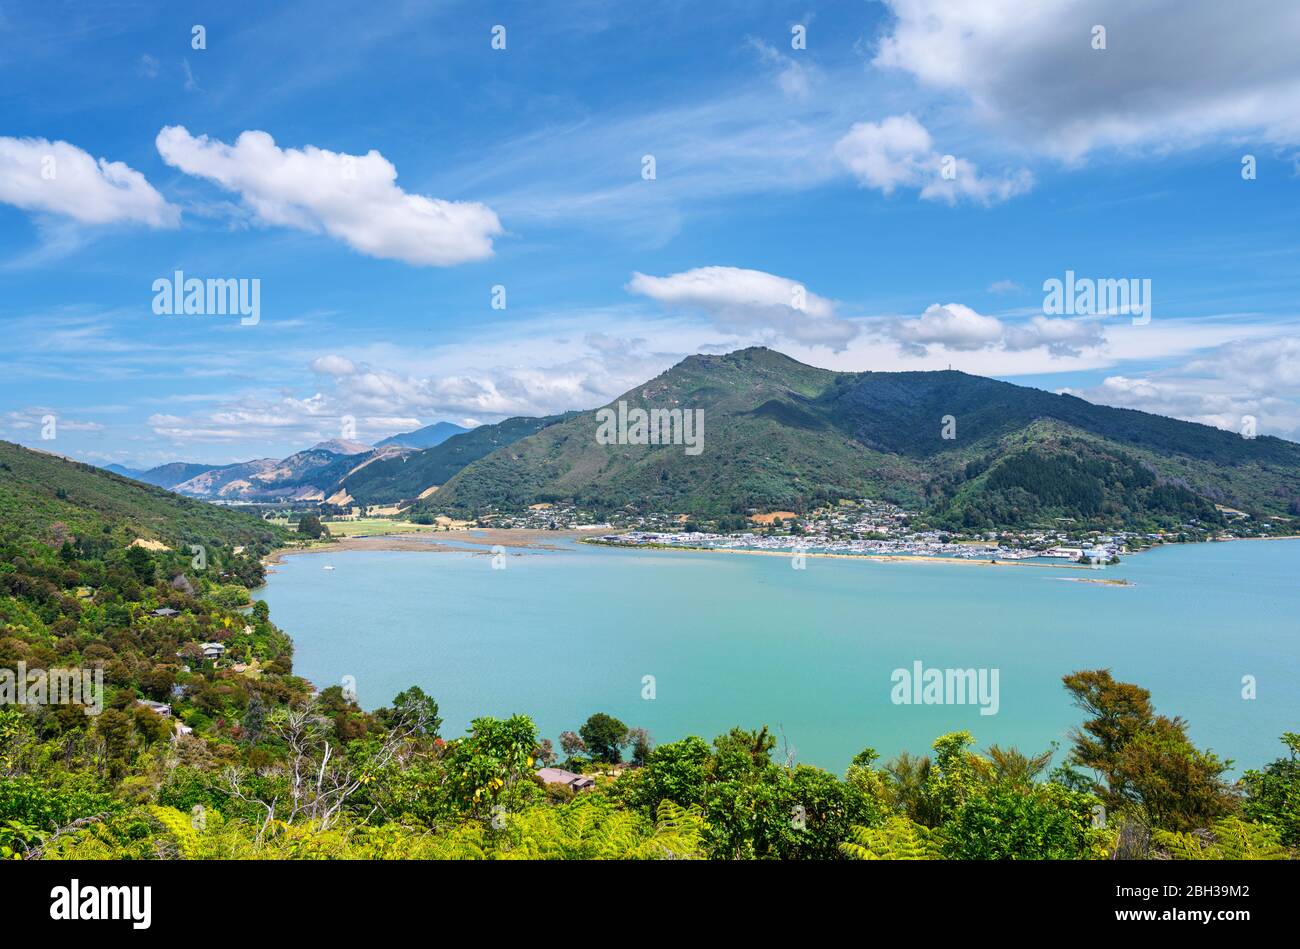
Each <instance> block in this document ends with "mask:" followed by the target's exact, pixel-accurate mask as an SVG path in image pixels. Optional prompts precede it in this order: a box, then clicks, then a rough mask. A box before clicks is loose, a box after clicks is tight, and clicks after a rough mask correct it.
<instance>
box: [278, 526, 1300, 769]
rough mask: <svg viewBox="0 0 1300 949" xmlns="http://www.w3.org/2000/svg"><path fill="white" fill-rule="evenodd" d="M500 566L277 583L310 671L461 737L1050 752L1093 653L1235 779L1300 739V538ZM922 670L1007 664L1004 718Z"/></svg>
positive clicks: (632, 555)
mask: <svg viewBox="0 0 1300 949" xmlns="http://www.w3.org/2000/svg"><path fill="white" fill-rule="evenodd" d="M491 561H492V558H491V556H485V555H484V554H483V553H470V552H466V553H464V554H462V553H422V552H369V551H366V552H360V551H353V552H344V553H334V554H311V555H301V556H291V557H288V558H286V560H285V562H284V563H283V564H281V565H280V566H278V567H277V568H276V569H275V572H274V574H273V575H272V576H271V577H270V578H269V582H268V585H267V587H266V588H265V589H264V590H263V591H262V592H261V594H260V596H261V597H262V598H263V599H265V600H266V601H267V602H268V604H269V605H270V607H271V617H272V619H273V620H274V621H275V622H276V623H277V624H278V625H279V626H280V627H281V628H283V629H284V630H285V631H286V632H288V633H289V634H290V635H291V636H292V637H293V639H294V642H295V644H296V653H295V668H296V671H297V672H298V673H299V674H300V675H304V676H306V677H307V678H309V679H311V680H312V681H313V682H315V683H316V685H317V686H318V687H320V688H324V687H325V686H327V685H331V684H336V683H338V682H339V681H340V679H341V678H342V677H343V676H345V675H350V676H354V677H355V679H356V683H357V692H358V699H359V701H360V703H361V704H362V705H363V706H364V707H366V708H375V707H378V706H381V705H385V704H387V703H388V702H389V701H390V700H391V699H392V697H393V696H394V695H395V694H396V693H397V692H399V691H401V690H402V689H403V688H405V687H407V686H409V685H419V686H421V687H422V688H423V689H424V690H425V691H426V692H429V693H430V694H432V695H433V696H434V697H435V698H437V700H438V702H439V704H440V706H441V710H442V717H443V719H444V725H443V729H442V731H443V734H444V735H445V736H449V737H450V736H454V735H456V734H459V733H460V732H461V731H462V730H463V729H464V728H465V727H466V725H468V723H469V721H470V719H471V718H474V717H476V716H478V715H485V714H491V715H497V716H504V715H509V714H511V713H514V712H524V713H527V714H529V715H531V716H532V717H533V720H534V721H536V722H537V724H538V727H539V728H540V730H541V732H542V734H543V735H545V736H549V737H551V738H552V739H555V738H557V737H558V735H559V733H560V732H561V731H564V730H566V729H573V730H575V731H576V730H577V728H578V726H579V725H581V724H582V722H583V721H585V720H586V718H587V716H588V715H590V714H591V713H593V712H598V711H603V712H609V713H610V714H612V715H615V716H616V717H618V718H620V719H622V720H623V721H624V722H626V723H627V724H629V725H638V726H641V727H644V728H647V729H649V730H650V732H651V734H652V736H653V738H654V739H655V741H656V742H657V743H662V742H665V741H671V740H674V739H677V738H681V737H683V736H685V735H688V734H694V735H700V736H702V737H704V738H706V739H711V738H712V737H713V736H715V735H717V734H719V733H721V732H724V731H726V730H727V729H729V728H731V727H732V726H733V725H741V726H745V727H757V726H760V725H764V724H766V725H769V726H770V727H771V728H772V729H773V731H774V732H776V733H777V734H778V736H779V735H781V734H782V733H783V734H784V737H785V740H786V741H787V742H788V744H789V745H790V746H791V747H792V748H793V749H795V751H796V752H797V757H798V760H800V761H803V762H806V763H809V764H814V765H819V766H821V767H826V768H830V769H832V770H836V771H842V770H843V768H844V767H845V766H846V765H847V764H848V762H849V759H850V758H852V756H853V755H854V754H855V753H856V752H857V751H859V750H861V749H862V748H863V747H865V746H868V745H870V746H872V747H874V748H876V749H877V750H878V751H879V752H881V753H882V754H883V755H885V756H886V757H888V756H891V755H893V754H895V753H897V752H899V751H902V750H908V751H912V752H924V751H927V750H928V747H929V744H930V742H931V741H933V740H934V738H935V737H936V736H938V735H939V734H941V733H943V732H945V731H953V730H957V729H962V728H964V729H968V730H969V731H971V732H972V733H973V734H974V735H975V738H976V741H977V743H978V745H979V747H981V748H984V747H987V746H988V745H989V744H992V743H997V744H1001V745H1004V746H1005V745H1012V744H1014V745H1017V746H1019V747H1020V748H1021V749H1022V750H1024V751H1026V752H1035V751H1040V750H1043V749H1045V748H1047V747H1048V746H1049V745H1050V744H1051V742H1053V741H1061V742H1062V743H1063V744H1064V742H1065V733H1066V731H1067V730H1068V729H1069V728H1070V727H1071V726H1072V725H1075V724H1076V723H1078V721H1079V720H1080V713H1079V712H1078V711H1077V710H1076V709H1074V708H1073V707H1072V706H1071V705H1070V702H1069V698H1068V696H1067V694H1066V692H1065V690H1064V689H1063V688H1062V687H1061V676H1062V675H1064V674H1066V673H1068V672H1070V671H1072V670H1076V669H1085V668H1097V667H1108V668H1110V669H1112V670H1113V672H1114V674H1115V675H1116V677H1117V678H1120V679H1123V680H1125V681H1130V682H1136V683H1138V684H1140V685H1142V686H1144V687H1146V688H1148V689H1150V690H1151V693H1152V697H1153V700H1154V702H1155V704H1156V708H1157V710H1158V711H1160V712H1163V713H1166V714H1170V715H1173V714H1177V715H1181V716H1183V717H1184V718H1186V719H1188V720H1189V721H1190V723H1191V733H1192V736H1193V738H1194V739H1195V740H1196V741H1197V742H1198V743H1200V744H1202V745H1206V746H1209V747H1211V748H1212V749H1213V750H1214V751H1216V752H1218V753H1219V754H1220V755H1222V756H1225V757H1229V758H1232V759H1234V760H1235V761H1236V767H1235V768H1234V770H1236V771H1240V770H1241V769H1243V768H1247V767H1255V766H1258V765H1260V764H1263V763H1265V762H1267V761H1269V760H1272V759H1273V758H1276V757H1280V756H1281V755H1282V753H1283V752H1284V749H1283V746H1282V745H1281V743H1280V742H1278V740H1277V738H1278V736H1279V735H1280V734H1281V733H1282V732H1283V731H1300V541H1289V540H1288V541H1259V542H1256V541H1244V542H1235V543H1218V544H1198V545H1186V546H1170V547H1165V548H1161V549H1157V550H1153V551H1149V552H1147V553H1143V554H1139V555H1136V556H1133V557H1129V558H1127V559H1126V560H1125V562H1124V563H1123V564H1120V565H1118V566H1115V567H1109V568H1107V569H1106V570H1105V571H1077V570H1069V569H1064V568H1051V567H1029V566H1007V567H996V568H988V567H980V566H972V565H967V564H954V565H952V566H949V565H946V564H932V563H914V564H909V563H887V562H872V561H870V560H842V559H830V558H817V557H809V558H808V559H807V566H806V569H804V570H794V569H791V562H790V559H789V558H787V557H767V556H750V555H742V554H727V553H700V552H694V551H645V552H638V551H626V550H612V549H606V548H599V547H589V546H582V545H577V544H565V545H564V549H562V550H557V551H521V552H512V553H511V555H509V556H507V557H506V568H505V569H502V570H494V569H492V567H491ZM326 564H329V565H331V566H333V567H334V569H333V570H325V569H323V567H324V566H325V565H326ZM1066 577H1072V578H1081V577H1090V578H1095V577H1105V578H1108V579H1111V578H1115V579H1118V578H1124V579H1128V580H1130V581H1132V583H1133V584H1134V586H1132V587H1123V588H1121V587H1107V586H1098V585H1094V584H1088V583H1072V582H1065V581H1064V580H1063V579H1062V578H1066ZM917 660H919V661H921V662H922V663H924V665H925V666H926V667H936V668H941V669H942V668H972V667H974V668H989V669H998V670H999V687H1000V688H999V691H1000V695H999V699H1000V707H999V709H998V712H997V714H995V715H981V714H980V710H979V707H978V706H977V705H929V706H925V705H895V704H893V703H892V702H891V690H892V688H893V683H892V682H891V678H890V677H891V673H892V672H893V670H895V669H897V668H909V669H910V668H911V667H912V665H913V663H914V662H915V661H917ZM1247 675H1249V676H1254V677H1255V679H1256V680H1257V683H1258V685H1257V695H1258V697H1257V698H1255V699H1254V700H1245V699H1243V698H1242V688H1243V686H1242V677H1243V676H1247ZM645 676H654V691H655V698H654V699H653V700H646V699H644V698H642V692H643V678H644V677H645ZM557 746H558V742H557Z"/></svg>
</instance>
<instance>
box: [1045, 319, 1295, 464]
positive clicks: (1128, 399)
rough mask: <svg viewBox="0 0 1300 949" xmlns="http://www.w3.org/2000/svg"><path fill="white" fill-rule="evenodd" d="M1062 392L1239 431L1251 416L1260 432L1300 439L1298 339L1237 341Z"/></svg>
mask: <svg viewBox="0 0 1300 949" xmlns="http://www.w3.org/2000/svg"><path fill="white" fill-rule="evenodd" d="M1064 391H1066V392H1069V393H1071V394H1073V395H1077V396H1079V397H1080V398H1084V399H1088V400H1089V401H1091V402H1101V403H1103V404H1106V405H1116V406H1120V407H1123V408H1131V409H1141V410H1142V411H1144V412H1155V413H1157V414H1159V415H1168V416H1172V417H1173V418H1181V419H1186V420H1187V421H1191V422H1201V423H1202V424H1205V425H1213V426H1215V427H1217V428H1223V429H1227V430H1229V431H1235V432H1240V431H1241V430H1242V419H1243V417H1244V416H1247V415H1250V416H1254V418H1255V419H1256V422H1257V425H1258V431H1259V433H1260V434H1270V435H1281V436H1283V437H1286V438H1291V439H1293V440H1294V439H1296V438H1297V437H1298V436H1300V336H1279V337H1275V338H1272V339H1246V340H1235V341H1232V342H1229V343H1226V344H1224V345H1222V346H1219V347H1216V348H1215V349H1213V350H1211V351H1210V352H1208V353H1205V354H1203V355H1200V356H1197V357H1196V358H1194V359H1191V360H1189V361H1188V362H1187V363H1186V364H1184V365H1183V366H1180V367H1177V368H1174V369H1167V370H1161V371H1159V372H1152V373H1148V374H1146V375H1145V376H1126V375H1115V376H1108V377H1107V378H1106V379H1104V380H1103V381H1102V382H1101V383H1100V384H1098V385H1096V386H1092V387H1090V388H1081V389H1066V390H1064Z"/></svg>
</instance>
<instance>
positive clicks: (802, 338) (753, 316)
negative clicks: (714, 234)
mask: <svg viewBox="0 0 1300 949" xmlns="http://www.w3.org/2000/svg"><path fill="white" fill-rule="evenodd" d="M627 289H628V290H629V291H630V292H632V293H636V294H640V295H641V296H646V297H649V298H650V299H652V300H658V301H659V302H660V303H664V304H667V305H669V306H677V307H685V308H691V309H698V310H703V311H704V312H705V313H707V314H708V315H709V316H710V318H711V319H712V320H713V323H714V325H715V326H717V327H718V328H720V329H723V330H726V331H728V332H737V333H746V332H748V333H752V332H754V331H756V330H758V331H768V332H772V333H775V334H778V335H780V336H783V337H786V338H787V339H791V340H795V341H797V342H801V343H809V344H814V345H822V346H829V347H830V348H831V349H835V350H841V349H843V348H844V346H845V345H846V344H847V343H848V342H849V340H851V339H853V337H854V336H856V335H857V333H858V327H857V326H855V325H854V324H853V323H850V322H849V321H847V320H845V319H843V318H842V317H840V316H838V315H837V313H836V309H835V304H834V303H833V302H832V301H830V300H827V299H826V298H824V297H820V296H818V295H817V294H815V293H812V292H810V291H809V290H808V289H807V288H806V287H804V285H803V284H801V283H798V282H797V281H794V280H790V279H788V278H786V277H778V276H776V275H775V274H770V273H766V272H764V271H762V270H746V269H744V268H740V267H697V268H695V269H694V270H686V271H683V272H681V273H675V274H669V275H668V276H666V277H654V276H649V275H647V274H643V273H634V274H632V279H631V281H629V282H628V284H627Z"/></svg>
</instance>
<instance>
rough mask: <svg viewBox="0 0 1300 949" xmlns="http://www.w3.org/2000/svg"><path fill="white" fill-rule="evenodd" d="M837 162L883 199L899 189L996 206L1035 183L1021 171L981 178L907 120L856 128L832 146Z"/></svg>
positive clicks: (907, 117) (908, 117) (972, 167)
mask: <svg viewBox="0 0 1300 949" xmlns="http://www.w3.org/2000/svg"><path fill="white" fill-rule="evenodd" d="M835 157H836V158H837V159H839V161H840V163H841V164H843V165H844V167H846V168H847V169H848V170H849V171H850V172H852V173H853V175H854V177H856V178H857V179H858V182H859V183H860V184H862V185H864V186H865V187H868V188H877V189H879V190H880V191H881V192H883V193H884V194H887V195H888V194H893V192H894V190H895V189H897V188H916V189H919V190H920V194H921V197H922V198H924V199H926V200H940V201H946V202H947V203H949V204H956V203H957V201H958V200H959V199H962V198H965V199H968V200H971V201H975V202H977V203H979V204H983V205H991V204H997V203H999V202H1001V201H1006V200H1007V199H1008V198H1012V197H1015V196H1016V195H1018V194H1022V193H1024V192H1026V191H1028V190H1029V189H1030V188H1032V187H1033V184H1034V178H1033V175H1031V174H1030V173H1029V172H1028V171H1027V170H1025V169H1021V170H1019V171H1017V172H1016V173H1015V174H1012V175H1009V176H1006V177H1002V178H988V177H981V175H980V174H979V169H977V168H976V167H975V165H973V164H972V163H971V162H969V161H967V160H966V159H964V158H957V157H956V156H952V155H941V154H939V153H938V152H937V151H935V150H934V141H933V139H932V138H931V136H930V133H929V131H928V130H927V129H926V128H925V126H923V125H922V124H921V123H920V122H918V121H917V120H916V119H915V118H914V117H913V116H911V115H892V116H890V117H889V118H887V119H884V120H883V121H881V122H857V123H855V124H854V125H853V127H852V128H851V129H849V131H848V132H847V133H846V134H845V135H844V137H843V138H841V139H840V140H839V141H838V142H836V144H835Z"/></svg>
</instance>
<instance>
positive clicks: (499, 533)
mask: <svg viewBox="0 0 1300 949" xmlns="http://www.w3.org/2000/svg"><path fill="white" fill-rule="evenodd" d="M597 533H601V534H607V533H609V529H608V528H570V529H567V530H561V531H550V530H542V529H539V528H523V527H520V528H491V527H485V528H469V529H465V530H456V531H412V532H402V533H392V534H376V535H373V536H364V537H341V538H338V539H337V540H335V541H333V542H332V543H328V544H316V545H312V546H308V547H281V548H279V549H277V550H274V551H272V552H271V553H270V554H268V555H267V556H266V557H264V558H263V560H262V564H263V565H264V566H265V567H267V568H268V569H269V568H273V567H275V566H276V565H277V564H279V563H280V562H281V561H282V560H283V558H285V557H291V556H295V555H299V554H321V553H331V552H337V553H346V552H350V551H384V552H408V553H462V554H463V553H471V554H481V555H488V554H490V553H491V548H493V547H495V546H497V545H500V546H502V547H505V548H507V549H510V550H515V551H562V550H565V549H566V548H565V547H562V546H559V545H558V544H557V543H553V542H552V541H574V540H576V541H578V542H579V543H584V544H589V545H590V546H593V547H609V548H611V549H615V550H640V551H683V552H687V553H690V552H694V553H715V554H717V553H721V554H746V555H756V556H762V557H791V556H793V555H794V551H793V550H789V551H785V550H744V549H740V548H736V547H698V546H687V545H677V544H661V545H643V546H631V545H629V546H623V545H619V544H605V543H600V542H595V541H592V540H591V539H590V537H591V536H592V535H594V534H597ZM1264 540H1300V534H1286V535H1280V536H1276V537H1233V538H1224V539H1222V540H1206V541H1195V542H1193V543H1204V544H1210V543H1232V542H1236V541H1264ZM1170 546H1184V545H1183V544H1157V545H1154V546H1152V547H1146V548H1143V549H1141V550H1136V551H1130V552H1129V553H1128V554H1127V555H1125V558H1124V559H1125V560H1127V559H1128V558H1129V557H1135V556H1137V555H1139V554H1142V553H1146V552H1148V551H1151V550H1156V549H1158V548H1160V547H1170ZM467 548H470V549H467ZM473 548H483V549H473ZM803 554H804V556H806V557H822V558H833V559H837V560H871V561H879V562H884V563H908V562H911V563H938V564H964V565H974V566H983V567H1047V568H1051V569H1057V570H1095V569H1096V568H1094V567H1091V566H1085V565H1083V564H1079V563H1074V562H1072V561H1063V562H1051V561H1030V560H992V559H984V558H973V557H972V558H964V557H938V556H932V555H927V554H889V553H836V552H829V551H825V552H822V551H815V550H805V551H803Z"/></svg>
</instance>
